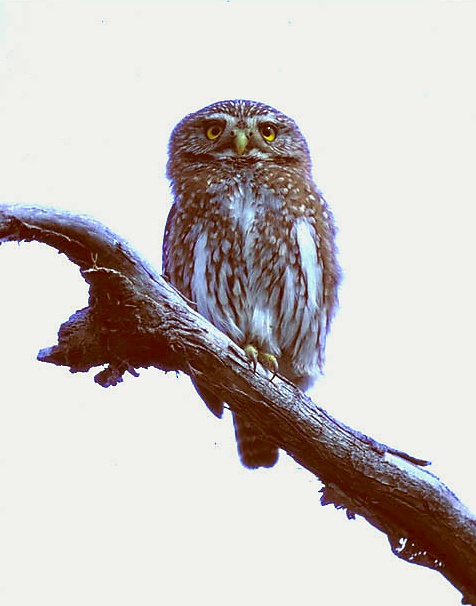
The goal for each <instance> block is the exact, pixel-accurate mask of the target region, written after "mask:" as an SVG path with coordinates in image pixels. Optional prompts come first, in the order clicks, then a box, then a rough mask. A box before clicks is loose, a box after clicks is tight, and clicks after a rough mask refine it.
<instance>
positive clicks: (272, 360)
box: [245, 345, 278, 380]
mask: <svg viewBox="0 0 476 606" xmlns="http://www.w3.org/2000/svg"><path fill="white" fill-rule="evenodd" d="M245 354H246V357H247V358H248V360H249V361H250V363H251V365H252V366H253V372H254V371H255V370H256V365H257V364H258V362H260V363H261V364H262V365H263V366H264V367H265V368H266V369H267V370H269V371H270V372H271V373H272V377H271V380H273V379H274V377H275V376H276V374H277V372H278V360H277V359H276V356H273V354H270V353H266V352H262V351H259V350H258V349H257V348H256V347H255V346H254V345H246V347H245Z"/></svg>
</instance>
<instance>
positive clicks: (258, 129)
mask: <svg viewBox="0 0 476 606" xmlns="http://www.w3.org/2000/svg"><path fill="white" fill-rule="evenodd" d="M266 160H270V161H273V162H274V163H286V164H290V165H291V164H294V165H299V166H301V168H304V169H306V170H310V164H311V160H310V155H309V149H308V146H307V143H306V140H305V139H304V137H303V135H302V134H301V132H300V130H299V128H298V127H297V125H296V123H295V122H294V121H293V120H291V118H288V116H285V115H284V114H282V113H281V112H279V111H278V110H276V109H274V108H273V107H270V106H269V105H265V104H264V103H259V102H258V101H246V100H242V99H238V100H234V101H218V102H217V103H213V105H208V106H207V107H204V108H203V109H200V110H198V111H197V112H194V113H192V114H189V115H188V116H185V118H184V119H183V120H182V121H181V122H179V123H178V124H177V126H176V127H175V128H174V130H173V132H172V135H171V137H170V142H169V162H168V165H167V176H168V177H169V178H172V179H173V178H174V177H175V176H176V169H177V170H180V169H182V168H184V167H185V166H187V165H194V164H196V163H200V164H202V163H206V162H233V163H236V164H238V165H241V164H243V165H249V164H252V163H255V162H263V161H266Z"/></svg>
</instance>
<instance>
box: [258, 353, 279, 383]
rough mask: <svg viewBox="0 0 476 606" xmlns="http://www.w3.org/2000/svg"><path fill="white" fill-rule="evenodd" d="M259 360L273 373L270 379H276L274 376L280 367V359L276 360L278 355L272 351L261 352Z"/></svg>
mask: <svg viewBox="0 0 476 606" xmlns="http://www.w3.org/2000/svg"><path fill="white" fill-rule="evenodd" d="M259 361H260V362H261V364H262V365H263V366H264V367H265V368H266V369H267V370H269V371H270V372H271V373H272V374H271V379H270V380H271V381H272V380H273V379H274V377H275V376H276V375H277V374H278V369H279V367H278V361H277V360H276V357H275V356H273V354H270V353H260V355H259Z"/></svg>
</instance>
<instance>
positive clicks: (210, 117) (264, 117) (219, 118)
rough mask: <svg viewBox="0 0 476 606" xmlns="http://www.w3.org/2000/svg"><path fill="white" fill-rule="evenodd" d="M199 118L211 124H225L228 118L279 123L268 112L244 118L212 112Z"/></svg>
mask: <svg viewBox="0 0 476 606" xmlns="http://www.w3.org/2000/svg"><path fill="white" fill-rule="evenodd" d="M200 118H202V119H204V120H206V121H207V122H213V121H215V120H216V121H222V120H223V121H225V122H227V121H228V120H229V119H230V118H236V119H245V120H246V119H250V118H255V119H256V118H258V119H259V121H260V122H272V123H280V121H277V120H276V116H275V114H273V113H271V112H268V113H266V114H259V115H256V116H250V115H246V116H242V115H239V114H234V113H229V112H221V111H220V112H214V113H213V114H207V115H206V116H200Z"/></svg>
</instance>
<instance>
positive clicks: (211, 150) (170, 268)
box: [163, 100, 341, 468]
mask: <svg viewBox="0 0 476 606" xmlns="http://www.w3.org/2000/svg"><path fill="white" fill-rule="evenodd" d="M167 177H168V178H169V179H170V181H171V188H172V193H173V198H174V200H173V204H172V207H171V210H170V213H169V216H168V219H167V223H166V227H165V234H164V240H163V272H164V275H165V276H166V277H167V278H168V280H170V282H172V284H174V286H175V287H176V288H177V289H178V290H179V291H180V292H181V293H182V294H183V295H184V296H185V297H187V299H189V300H190V301H193V302H194V303H195V306H196V309H197V310H198V312H199V313H200V314H202V315H203V316H204V317H205V318H207V319H208V320H209V321H210V322H211V323H212V324H214V325H215V326H216V327H217V328H219V329H220V330H221V331H222V332H224V333H225V334H226V335H228V336H229V337H230V338H231V339H232V340H233V341H234V342H235V343H236V344H237V345H239V346H240V347H242V348H243V349H244V351H245V352H246V354H247V356H248V358H249V359H250V362H251V363H252V364H253V365H256V363H257V362H260V363H262V364H263V365H264V366H265V368H267V369H269V370H270V371H271V375H274V374H275V373H276V372H279V373H280V374H281V375H283V376H284V377H286V378H287V379H288V380H289V381H292V382H293V383H294V384H295V385H297V386H298V387H300V388H301V389H303V390H305V389H308V388H309V387H310V386H311V385H312V384H313V383H314V381H315V380H316V378H317V377H318V376H319V375H320V373H321V371H322V366H323V363H324V350H325V344H326V336H327V333H328V331H329V327H330V324H331V321H332V318H333V316H334V313H335V310H336V307H337V304H338V286H339V282H340V275H341V272H340V268H339V264H338V260H337V254H336V245H335V234H336V228H335V224H334V220H333V216H332V214H331V211H330V210H329V207H328V206H327V204H326V202H325V200H324V198H323V197H322V195H321V193H320V192H319V190H318V189H317V187H316V185H315V184H314V182H313V178H312V175H311V157H310V154H309V149H308V146H307V143H306V140H305V138H304V137H303V135H302V134H301V132H300V130H299V128H298V127H297V125H296V124H295V122H294V121H293V120H292V119H291V118H288V117H287V116H286V115H284V114H282V113H281V112H279V111H278V110H276V109H274V108H272V107H270V106H268V105H265V104H264V103H259V102H256V101H247V100H234V101H220V102H217V103H214V104H213V105H209V106H207V107H205V108H203V109H200V110H198V111H197V112H195V113H192V114H190V115H188V116H186V117H185V118H184V119H183V120H182V121H181V122H179V124H178V125H177V126H176V127H175V128H174V130H173V132H172V135H171V137H170V142H169V158H168V163H167ZM194 384H195V387H196V389H197V391H198V393H199V394H200V396H201V397H202V399H203V400H204V401H205V403H206V404H207V405H208V407H209V408H210V410H211V411H212V412H213V413H214V414H215V415H217V416H218V417H221V415H222V413H223V407H224V403H223V402H222V401H221V399H220V398H219V397H217V396H216V395H214V394H212V393H211V392H210V391H209V390H208V389H207V385H206V384H204V383H201V382H198V381H195V382H194ZM233 421H234V427H235V435H236V441H237V447H238V452H239V455H240V459H241V462H242V464H243V465H244V466H245V467H249V468H257V467H272V466H273V465H274V464H275V463H276V461H277V458H278V447H277V446H276V445H275V444H273V443H272V442H271V441H270V440H269V439H268V438H267V436H266V435H265V434H263V433H262V432H261V431H260V429H259V428H258V427H256V426H254V425H252V424H251V423H249V422H248V421H247V420H245V419H244V418H242V417H240V416H239V415H238V414H236V413H233Z"/></svg>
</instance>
